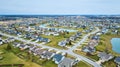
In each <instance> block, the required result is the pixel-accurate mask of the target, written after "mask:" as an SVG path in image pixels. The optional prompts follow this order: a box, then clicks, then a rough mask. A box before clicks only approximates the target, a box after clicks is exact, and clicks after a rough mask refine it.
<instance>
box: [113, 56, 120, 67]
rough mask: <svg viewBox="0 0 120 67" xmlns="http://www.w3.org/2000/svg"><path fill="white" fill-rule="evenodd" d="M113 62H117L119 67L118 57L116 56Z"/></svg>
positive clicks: (119, 59) (119, 58)
mask: <svg viewBox="0 0 120 67" xmlns="http://www.w3.org/2000/svg"><path fill="white" fill-rule="evenodd" d="M114 62H115V63H117V64H118V67H120V57H116V58H115V59H114Z"/></svg>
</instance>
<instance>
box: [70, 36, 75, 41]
mask: <svg viewBox="0 0 120 67" xmlns="http://www.w3.org/2000/svg"><path fill="white" fill-rule="evenodd" d="M76 38H77V37H75V36H71V37H70V38H69V39H70V40H71V41H75V40H76Z"/></svg>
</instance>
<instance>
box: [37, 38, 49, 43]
mask: <svg viewBox="0 0 120 67" xmlns="http://www.w3.org/2000/svg"><path fill="white" fill-rule="evenodd" d="M38 41H41V42H50V39H48V38H42V37H38V38H37V40H36V42H38Z"/></svg>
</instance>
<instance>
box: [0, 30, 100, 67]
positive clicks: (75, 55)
mask: <svg viewBox="0 0 120 67" xmlns="http://www.w3.org/2000/svg"><path fill="white" fill-rule="evenodd" d="M96 29H97V30H95V31H94V32H91V33H89V34H87V35H85V36H84V37H83V39H82V40H81V41H80V42H78V43H77V44H75V46H73V47H72V48H70V49H68V50H64V49H63V50H62V49H57V48H54V47H50V46H46V45H43V44H38V43H36V42H31V41H30V40H25V39H22V38H19V37H16V36H11V35H9V34H5V33H2V32H0V34H1V35H4V36H7V37H13V38H15V39H16V40H20V41H22V42H25V43H30V44H34V45H37V46H40V47H43V48H48V49H53V50H55V51H60V52H64V53H68V54H70V55H72V56H74V57H76V58H80V59H81V60H84V61H86V62H87V63H89V64H91V65H93V66H94V67H101V66H100V65H99V64H97V63H96V62H94V61H92V60H90V59H88V58H86V57H84V56H81V55H78V54H75V53H73V52H72V51H73V50H74V49H76V47H77V46H79V45H80V44H81V43H83V42H84V41H85V40H86V38H87V37H88V36H90V34H94V33H96V32H98V31H99V29H98V28H96Z"/></svg>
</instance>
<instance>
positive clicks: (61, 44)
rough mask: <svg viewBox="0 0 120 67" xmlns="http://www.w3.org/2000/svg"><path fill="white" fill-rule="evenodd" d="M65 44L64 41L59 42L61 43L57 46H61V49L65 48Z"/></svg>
mask: <svg viewBox="0 0 120 67" xmlns="http://www.w3.org/2000/svg"><path fill="white" fill-rule="evenodd" d="M66 44H67V43H66V41H61V42H59V43H58V45H59V46H61V47H63V46H65V45H66Z"/></svg>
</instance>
